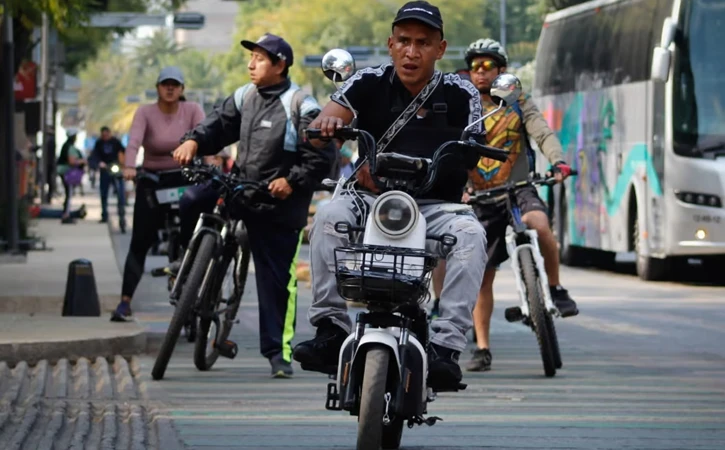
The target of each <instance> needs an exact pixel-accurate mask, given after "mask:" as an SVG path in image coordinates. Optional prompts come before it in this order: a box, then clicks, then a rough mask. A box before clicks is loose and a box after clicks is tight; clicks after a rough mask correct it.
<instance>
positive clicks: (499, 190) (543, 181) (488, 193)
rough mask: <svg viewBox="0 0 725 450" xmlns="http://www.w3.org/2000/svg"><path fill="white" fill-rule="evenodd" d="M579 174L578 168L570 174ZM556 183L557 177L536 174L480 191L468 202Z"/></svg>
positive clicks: (471, 202)
mask: <svg viewBox="0 0 725 450" xmlns="http://www.w3.org/2000/svg"><path fill="white" fill-rule="evenodd" d="M576 175H579V172H578V171H576V170H572V171H571V173H570V174H569V176H576ZM555 184H556V178H554V177H543V176H541V175H539V174H536V175H534V176H533V177H532V178H530V179H528V180H523V181H510V182H508V183H506V184H504V185H503V186H499V187H495V188H492V189H487V190H485V191H483V192H479V193H478V194H476V195H472V196H471V197H470V198H469V200H468V201H467V202H466V203H468V204H473V203H477V202H480V201H482V200H488V199H490V198H492V197H496V196H497V195H500V194H503V193H509V192H515V191H518V190H519V189H523V188H525V187H528V186H541V185H544V186H553V185H555Z"/></svg>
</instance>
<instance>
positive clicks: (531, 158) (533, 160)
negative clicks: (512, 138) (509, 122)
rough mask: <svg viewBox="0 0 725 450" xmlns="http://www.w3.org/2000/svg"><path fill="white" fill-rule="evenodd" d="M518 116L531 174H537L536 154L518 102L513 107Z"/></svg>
mask: <svg viewBox="0 0 725 450" xmlns="http://www.w3.org/2000/svg"><path fill="white" fill-rule="evenodd" d="M511 107H512V108H513V110H514V111H516V114H518V115H519V121H520V122H521V136H522V137H523V144H524V147H525V150H526V158H527V159H528V160H529V173H531V172H536V154H535V153H534V149H533V148H531V144H530V143H529V135H528V133H526V125H525V124H524V112H523V111H521V106H519V102H518V100H517V101H515V102H514V104H513V105H511Z"/></svg>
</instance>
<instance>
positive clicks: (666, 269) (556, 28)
mask: <svg viewBox="0 0 725 450" xmlns="http://www.w3.org/2000/svg"><path fill="white" fill-rule="evenodd" d="M532 95H533V97H534V100H535V102H536V103H537V105H538V106H539V108H540V109H541V110H542V112H543V113H544V116H545V117H546V118H547V121H548V123H549V124H550V125H551V127H552V129H553V130H555V132H556V133H557V135H558V137H559V139H560V140H561V143H562V145H563V147H564V155H565V160H566V161H567V162H568V163H569V164H571V165H572V167H573V168H575V169H576V170H578V171H579V175H578V176H576V177H571V178H569V179H568V180H567V181H566V182H565V183H564V184H563V185H558V186H556V187H554V188H552V189H547V190H546V191H545V192H542V195H544V196H545V197H544V199H548V204H549V208H550V216H551V218H552V226H553V227H554V230H555V233H556V234H557V238H558V241H559V245H560V250H561V257H562V261H563V262H564V263H565V264H568V265H579V264H582V263H585V262H591V261H592V260H594V261H596V262H597V263H603V262H607V263H612V262H614V257H615V255H616V253H617V252H634V254H636V261H637V273H638V275H639V276H640V277H641V278H642V279H645V280H662V279H668V278H669V277H670V276H671V275H672V274H673V268H674V267H676V266H677V265H679V264H681V263H682V262H683V261H684V262H686V261H687V260H689V259H699V260H700V261H701V262H702V263H703V264H705V265H706V266H707V265H709V264H712V265H713V266H712V267H714V268H715V269H716V270H718V269H719V271H720V273H721V274H722V268H723V267H725V212H724V211H723V198H724V197H725V0H595V1H590V2H587V3H583V4H580V5H577V6H573V7H570V8H567V9H563V10H561V11H557V12H555V13H551V14H549V15H547V16H546V19H545V23H544V25H543V28H542V32H541V36H540V39H539V44H538V49H537V54H536V71H535V76H534V85H533V92H532ZM537 153H538V152H537ZM538 158H539V159H538V160H537V167H542V166H546V165H547V164H548V163H547V162H546V161H545V160H544V159H542V158H543V157H542V156H541V155H540V154H539V156H538Z"/></svg>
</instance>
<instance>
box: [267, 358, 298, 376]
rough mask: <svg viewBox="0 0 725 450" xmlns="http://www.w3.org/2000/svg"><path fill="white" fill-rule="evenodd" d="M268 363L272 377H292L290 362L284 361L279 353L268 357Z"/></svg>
mask: <svg viewBox="0 0 725 450" xmlns="http://www.w3.org/2000/svg"><path fill="white" fill-rule="evenodd" d="M269 364H270V365H271V366H272V378H292V375H293V374H294V371H293V370H292V364H291V363H290V362H289V361H285V360H284V358H283V357H282V355H281V354H279V355H275V356H273V357H271V358H269Z"/></svg>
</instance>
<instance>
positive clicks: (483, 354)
mask: <svg viewBox="0 0 725 450" xmlns="http://www.w3.org/2000/svg"><path fill="white" fill-rule="evenodd" d="M472 353H473V357H472V358H471V360H470V361H469V362H468V364H467V365H466V370H467V371H469V372H488V371H489V370H491V360H492V359H493V357H492V356H491V351H490V350H489V349H487V348H476V349H474V350H473V352H472Z"/></svg>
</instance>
